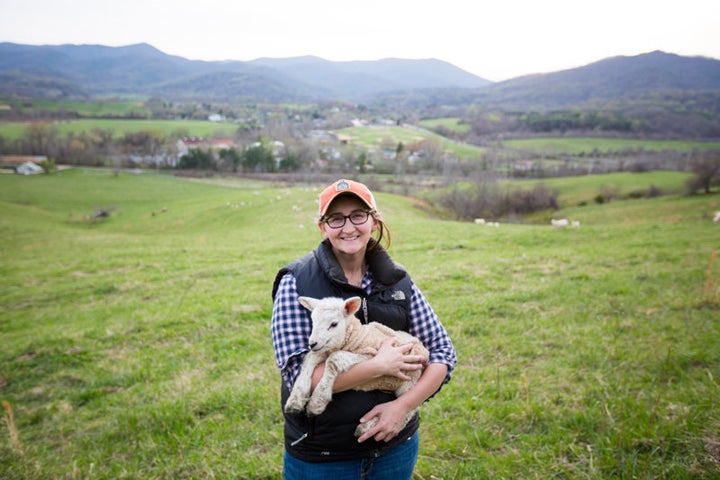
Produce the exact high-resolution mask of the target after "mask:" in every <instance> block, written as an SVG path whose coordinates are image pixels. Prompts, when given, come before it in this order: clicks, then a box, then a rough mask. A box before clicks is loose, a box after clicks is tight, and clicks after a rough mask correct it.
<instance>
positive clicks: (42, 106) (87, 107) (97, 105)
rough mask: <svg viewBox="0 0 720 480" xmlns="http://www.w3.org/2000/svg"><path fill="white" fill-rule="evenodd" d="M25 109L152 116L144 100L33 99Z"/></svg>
mask: <svg viewBox="0 0 720 480" xmlns="http://www.w3.org/2000/svg"><path fill="white" fill-rule="evenodd" d="M22 108H23V109H24V110H30V109H33V110H45V111H52V112H54V111H60V110H64V111H68V112H75V113H78V114H79V115H82V116H87V117H97V116H130V115H135V116H142V117H150V116H151V115H152V111H151V110H150V109H149V108H148V107H146V106H145V104H144V102H141V101H138V102H130V101H117V100H99V101H92V102H82V101H56V100H33V101H32V102H23V104H22Z"/></svg>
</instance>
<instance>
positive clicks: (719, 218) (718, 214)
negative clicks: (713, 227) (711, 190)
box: [713, 210, 720, 223]
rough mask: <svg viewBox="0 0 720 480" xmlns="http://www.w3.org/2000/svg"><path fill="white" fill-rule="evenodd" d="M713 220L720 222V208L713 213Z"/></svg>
mask: <svg viewBox="0 0 720 480" xmlns="http://www.w3.org/2000/svg"><path fill="white" fill-rule="evenodd" d="M713 222H715V223H720V210H718V211H716V212H715V213H713Z"/></svg>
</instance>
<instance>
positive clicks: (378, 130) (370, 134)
mask: <svg viewBox="0 0 720 480" xmlns="http://www.w3.org/2000/svg"><path fill="white" fill-rule="evenodd" d="M335 133H337V134H340V135H345V136H348V137H350V139H351V140H350V141H351V142H352V143H355V144H357V145H361V146H363V147H374V148H389V149H391V150H394V149H395V148H396V147H397V145H398V143H400V142H402V143H403V144H404V145H408V144H411V143H417V142H420V141H422V140H434V141H436V142H438V143H439V144H441V145H442V146H443V147H444V148H445V150H446V151H448V152H450V153H452V154H453V155H456V156H457V157H459V158H462V159H467V160H477V159H478V158H480V157H481V156H482V152H483V149H482V148H481V147H476V146H474V145H470V144H466V143H460V142H454V141H452V140H448V139H447V138H445V137H442V136H440V135H437V134H435V133H432V132H429V131H427V130H417V129H414V128H409V127H397V126H388V127H381V126H376V125H373V126H369V127H348V128H343V129H340V130H336V131H335Z"/></svg>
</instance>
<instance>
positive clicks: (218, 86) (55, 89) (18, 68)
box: [0, 43, 720, 129]
mask: <svg viewBox="0 0 720 480" xmlns="http://www.w3.org/2000/svg"><path fill="white" fill-rule="evenodd" d="M99 95H104V96H107V95H149V96H156V97H161V98H165V99H169V100H197V101H223V102H230V103H232V102H247V101H252V102H305V101H322V100H342V101H350V102H357V103H360V102H362V103H367V104H373V103H375V104H377V103H380V104H382V105H384V106H386V107H389V108H396V109H402V108H412V109H423V108H427V107H428V106H438V105H448V106H453V105H455V106H468V105H473V104H476V105H481V106H483V107H484V108H490V109H501V110H505V111H530V110H533V111H542V110H558V109H570V108H584V109H588V108H589V109H605V110H607V109H615V110H619V111H623V112H624V113H627V112H628V111H629V110H635V111H637V110H642V111H643V112H644V113H643V115H645V116H646V117H649V116H651V115H650V114H648V113H647V112H648V111H649V110H650V109H652V108H657V107H658V105H660V106H663V108H665V111H666V112H679V111H683V110H692V111H693V112H697V113H698V115H701V116H702V115H705V116H707V117H708V118H710V117H713V116H715V117H717V116H718V115H720V60H716V59H711V58H704V57H683V56H679V55H674V54H671V53H665V52H660V51H655V52H651V53H646V54H642V55H637V56H631V57H625V56H618V57H612V58H607V59H605V60H601V61H598V62H595V63H591V64H589V65H585V66H582V67H578V68H573V69H569V70H563V71H559V72H554V73H547V74H538V75H528V76H523V77H518V78H514V79H510V80H506V81H504V82H499V83H493V82H490V81H488V80H486V79H483V78H481V77H478V76H476V75H473V74H471V73H468V72H466V71H464V70H462V69H460V68H458V67H455V66H454V65H451V64H449V63H447V62H443V61H441V60H436V59H422V60H407V59H395V58H388V59H383V60H376V61H355V62H333V61H329V60H325V59H322V58H319V57H314V56H304V57H294V58H275V59H273V58H260V59H257V60H253V61H249V62H241V61H216V62H205V61H198V60H188V59H186V58H183V57H179V56H174V55H168V54H165V53H163V52H161V51H160V50H158V49H156V48H154V47H152V46H151V45H148V44H144V43H141V44H137V45H130V46H126V47H107V46H102V45H50V46H30V45H18V44H14V43H0V96H4V97H6V98H20V99H23V98H78V97H80V98H82V97H85V98H92V97H94V96H99ZM712 123H713V127H712V128H713V129H715V128H716V127H715V123H717V122H712ZM688 128H694V127H692V126H690V125H689V126H688Z"/></svg>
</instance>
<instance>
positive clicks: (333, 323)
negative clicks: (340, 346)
mask: <svg viewBox="0 0 720 480" xmlns="http://www.w3.org/2000/svg"><path fill="white" fill-rule="evenodd" d="M337 326H338V322H332V323H331V324H330V327H328V330H330V329H331V328H335V327H337Z"/></svg>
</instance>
